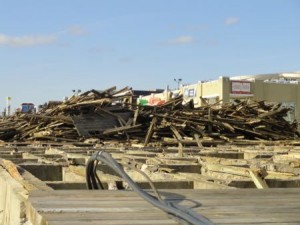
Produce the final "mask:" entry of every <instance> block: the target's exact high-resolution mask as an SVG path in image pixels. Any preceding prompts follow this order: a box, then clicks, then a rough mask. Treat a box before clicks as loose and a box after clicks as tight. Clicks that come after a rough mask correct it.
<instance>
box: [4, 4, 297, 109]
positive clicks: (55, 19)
mask: <svg viewBox="0 0 300 225" xmlns="http://www.w3.org/2000/svg"><path fill="white" fill-rule="evenodd" d="M299 70H300V1H299V0H294V1H292V0H281V1H278V0H268V1H267V0H266V1H264V0H251V1H242V0H235V1H232V0H226V1H224V0H219V1H208V0H207V1H201V0H185V1H183V0H151V1H150V0H148V1H146V0H106V1H104V0H51V1H50V0H44V1H41V0H26V1H24V0H18V1H17V0H0V77H1V82H0V110H1V111H3V108H4V107H5V97H6V96H11V97H12V105H13V108H16V107H18V105H19V104H20V103H21V102H33V103H35V104H41V103H43V102H46V101H48V100H61V99H62V98H63V97H64V96H68V95H71V94H72V89H81V90H83V91H86V90H89V89H105V88H109V87H111V86H114V85H116V86H117V87H118V88H123V87H125V86H130V87H133V88H134V89H154V88H165V87H166V86H167V85H169V86H170V87H171V88H174V87H176V83H175V82H174V78H182V79H183V83H194V82H197V81H199V80H210V79H216V78H218V77H219V76H234V75H245V74H262V73H273V72H284V71H299Z"/></svg>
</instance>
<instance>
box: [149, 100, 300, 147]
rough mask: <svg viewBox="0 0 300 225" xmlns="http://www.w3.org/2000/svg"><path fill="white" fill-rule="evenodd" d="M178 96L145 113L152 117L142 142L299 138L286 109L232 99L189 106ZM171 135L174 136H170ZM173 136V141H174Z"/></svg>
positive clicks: (278, 105) (262, 102) (187, 142)
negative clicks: (195, 107) (221, 103)
mask: <svg viewBox="0 0 300 225" xmlns="http://www.w3.org/2000/svg"><path fill="white" fill-rule="evenodd" d="M179 103H180V98H177V99H175V100H173V102H169V103H167V104H166V105H164V106H162V107H157V108H155V109H153V110H152V111H151V113H149V112H147V111H146V112H145V114H146V115H147V114H150V117H152V120H151V123H150V125H149V126H148V127H149V128H148V131H147V135H146V138H145V145H147V144H148V143H149V141H150V140H151V138H152V139H153V138H154V139H155V138H156V139H159V140H165V141H166V142H167V143H175V142H179V143H182V144H189V143H195V142H196V143H197V144H198V145H201V140H225V141H228V142H231V141H234V140H242V139H245V140H288V139H295V138H298V137H299V133H298V131H297V122H296V121H295V122H293V123H289V122H287V121H286V120H285V119H284V117H285V116H286V114H287V112H288V111H289V109H287V108H281V107H280V106H281V105H280V104H276V105H274V104H266V103H265V102H264V101H239V100H237V101H235V102H234V103H228V104H224V105H217V104H215V105H209V106H204V107H200V108H198V109H192V108H190V107H184V106H182V104H179ZM172 138H173V139H172ZM174 139H175V140H174Z"/></svg>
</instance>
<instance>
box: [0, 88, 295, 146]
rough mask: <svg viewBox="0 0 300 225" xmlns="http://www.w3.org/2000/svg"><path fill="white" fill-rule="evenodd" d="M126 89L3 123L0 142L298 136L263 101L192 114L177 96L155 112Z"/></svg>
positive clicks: (90, 94) (280, 112)
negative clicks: (137, 102)
mask: <svg viewBox="0 0 300 225" xmlns="http://www.w3.org/2000/svg"><path fill="white" fill-rule="evenodd" d="M132 98H133V96H132V93H131V92H130V89H128V88H124V89H122V90H120V91H115V89H114V88H111V89H108V90H106V91H103V92H99V91H96V90H91V91H87V92H85V93H83V94H81V95H79V96H73V97H71V98H70V99H69V100H67V101H66V102H61V103H55V104H47V105H45V107H44V109H43V110H42V111H41V112H39V113H38V114H22V113H16V114H15V115H13V116H11V117H9V118H5V119H2V120H1V122H0V139H1V140H3V141H64V142H78V141H84V140H86V139H90V138H97V139H99V140H101V141H110V140H117V141H125V142H135V143H136V142H138V143H142V144H143V145H144V146H147V145H150V144H157V143H169V144H172V143H176V144H178V143H181V144H190V143H195V144H198V145H201V142H202V141H204V140H222V141H226V142H232V141H234V140H242V139H244V140H290V139H296V138H298V137H299V136H300V135H299V133H298V131H297V123H296V122H294V123H289V122H287V121H286V120H285V119H284V117H285V116H286V114H287V112H288V111H289V109H287V108H282V107H281V106H280V104H267V103H266V102H264V101H253V100H251V101H250V100H248V101H239V100H236V101H235V102H234V103H228V104H223V105H220V104H215V105H207V106H203V107H200V108H197V109H194V108H193V107H192V106H191V105H190V104H188V105H183V104H182V96H177V97H175V98H173V99H172V100H171V101H168V102H166V103H165V104H163V105H160V106H141V105H134V104H132Z"/></svg>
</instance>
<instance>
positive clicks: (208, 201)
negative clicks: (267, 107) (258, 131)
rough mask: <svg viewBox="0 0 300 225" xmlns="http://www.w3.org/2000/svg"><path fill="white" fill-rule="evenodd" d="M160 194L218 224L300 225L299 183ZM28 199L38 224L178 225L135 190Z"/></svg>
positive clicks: (53, 193)
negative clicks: (37, 217) (268, 186)
mask: <svg viewBox="0 0 300 225" xmlns="http://www.w3.org/2000/svg"><path fill="white" fill-rule="evenodd" d="M161 193H162V195H163V196H164V197H165V198H167V199H169V200H172V201H174V202H176V203H178V204H180V205H184V206H186V207H188V208H189V209H190V210H193V211H196V212H197V213H199V214H201V215H203V216H205V217H206V218H209V219H210V220H211V221H212V222H214V223H215V224H231V225H232V224H235V225H240V224H247V225H250V224H252V225H253V224H263V225H270V224H277V225H279V224H288V225H292V224H293V225H296V224H300V216H299V213H300V189H299V188H293V189H291V188H285V189H264V190H258V189H235V190H230V189H226V190H172V191H170V190H164V191H161ZM29 201H30V202H31V207H32V209H31V212H33V211H36V212H38V213H39V214H40V215H41V216H42V217H43V220H44V223H39V224H50V225H95V224H107V225H120V224H122V225H123V224H128V225H131V224H132V225H136V224H141V225H142V224H143V225H163V224H172V225H175V224H179V223H178V222H176V221H175V220H174V219H172V218H170V217H169V216H168V215H166V214H165V213H164V212H162V211H160V210H159V209H157V208H155V207H153V206H152V205H150V204H149V203H147V202H146V201H144V200H143V199H142V198H141V197H139V196H138V195H137V194H136V193H135V192H131V191H86V190H84V191H82V190H73V191H70V190H68V191H66V190H63V191H34V192H31V193H30V197H29ZM33 217H36V215H35V216H33ZM46 221H47V222H46ZM45 222H46V223H45Z"/></svg>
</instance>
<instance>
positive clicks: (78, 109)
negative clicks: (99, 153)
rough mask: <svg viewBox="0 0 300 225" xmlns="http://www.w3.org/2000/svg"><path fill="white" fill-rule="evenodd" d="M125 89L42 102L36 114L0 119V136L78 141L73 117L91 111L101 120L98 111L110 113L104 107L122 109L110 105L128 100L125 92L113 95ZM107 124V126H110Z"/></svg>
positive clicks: (124, 110) (15, 139) (103, 118)
mask: <svg viewBox="0 0 300 225" xmlns="http://www.w3.org/2000/svg"><path fill="white" fill-rule="evenodd" d="M125 89H126V90H127V88H125ZM125 89H122V90H120V91H115V87H113V88H110V89H107V90H105V91H102V92H99V91H96V90H91V91H87V92H85V93H83V94H81V95H78V96H75V95H74V96H72V97H71V98H70V99H68V100H67V101H66V102H51V103H50V104H45V105H44V108H43V109H42V110H41V112H39V113H38V114H29V113H16V114H14V115H13V116H11V117H8V118H5V119H2V120H1V121H0V139H1V140H4V141H31V140H42V141H48V140H50V141H70V142H76V141H80V140H82V136H81V135H80V130H78V129H77V127H76V126H75V122H74V121H75V120H76V118H78V117H80V116H82V115H91V114H93V115H94V116H95V115H96V116H97V117H102V120H105V119H106V117H105V116H103V115H101V112H102V111H106V114H113V113H112V112H110V111H109V110H106V108H109V109H110V110H111V111H113V110H121V111H122V112H126V109H125V108H123V107H122V108H121V109H120V106H112V104H113V103H116V102H120V101H121V103H125V102H126V101H127V100H128V97H129V96H128V95H126V94H125V95H120V96H115V95H119V94H120V92H122V91H125ZM122 101H124V102H122ZM87 117H88V116H87ZM74 118H75V119H74ZM93 119H94V117H91V120H92V121H91V123H93ZM77 121H78V120H77ZM113 123H115V121H113ZM113 125H114V124H113ZM111 126H112V125H109V127H110V128H111ZM92 135H93V136H98V135H97V132H95V133H94V134H91V135H90V136H92ZM90 136H89V137H90Z"/></svg>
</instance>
